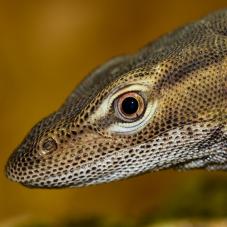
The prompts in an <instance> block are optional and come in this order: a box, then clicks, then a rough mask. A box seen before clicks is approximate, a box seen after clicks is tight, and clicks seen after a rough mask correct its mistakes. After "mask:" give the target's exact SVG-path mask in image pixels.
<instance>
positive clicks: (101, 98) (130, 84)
mask: <svg viewBox="0 0 227 227" xmlns="http://www.w3.org/2000/svg"><path fill="white" fill-rule="evenodd" d="M195 29H196V26H195V25H191V28H190V29H189V28H187V29H182V30H181V31H178V36H176V37H174V36H172V35H169V37H167V38H166V37H164V38H162V39H161V40H160V41H157V42H155V43H153V44H151V45H149V46H147V47H145V48H144V49H143V50H141V51H140V52H139V53H138V54H136V55H132V56H125V57H118V58H115V59H113V60H110V61H109V62H107V63H106V64H104V65H103V66H101V67H100V68H98V69H97V70H95V71H94V72H93V73H91V74H90V75H89V76H88V77H87V78H86V79H85V80H84V81H82V83H81V84H80V85H79V86H78V87H77V88H76V89H75V91H73V93H72V94H71V95H70V96H69V98H68V99H67V100H66V102H65V104H64V105H63V106H62V107H61V108H60V109H59V110H58V111H56V112H55V113H53V114H52V115H50V116H49V117H47V118H45V119H44V120H42V121H41V122H39V123H38V124H37V125H36V126H35V127H34V128H33V129H32V130H31V132H30V133H29V135H28V136H27V137H26V138H25V140H24V141H23V142H22V144H21V145H20V146H19V147H18V148H17V149H16V151H15V152H14V153H13V154H12V155H11V156H10V158H9V160H8V163H7V166H6V174H7V176H8V177H9V178H10V179H11V180H14V181H17V182H20V183H22V184H24V185H26V186H30V187H46V188H61V187H81V186H87V185H92V184H99V183H104V182H110V181H113V180H119V179H124V178H128V177H131V176H135V175H139V174H142V173H145V172H148V171H157V170H161V169H166V168H174V167H176V168H185V169H190V168H204V167H207V166H209V164H210V163H212V164H216V163H215V160H216V159H215V158H213V159H212V157H217V149H219V147H218V146H220V147H221V144H222V142H223V128H222V127H221V126H223V124H222V118H223V107H224V108H226V105H225V104H226V78H225V77H224V74H223V68H224V67H223V65H224V64H225V61H224V57H223V56H224V55H223V51H224V49H223V48H224V47H223V46H222V47H220V49H217V48H216V46H214V47H213V48H210V47H211V46H212V44H213V41H214V39H216V37H212V36H211V37H209V39H208V38H207V37H206V36H205V31H204V33H203V34H202V33H201V37H198V42H196V41H194V42H193V45H190V48H188V45H187V44H188V43H190V40H191V39H194V40H196V39H195V38H196V37H197V36H198V33H196V32H195ZM200 29H202V28H200ZM178 37H180V38H181V40H184V42H183V41H182V43H180V42H178V41H179V40H178ZM208 40H209V43H208ZM208 47H209V48H208ZM217 53H218V54H217ZM225 68H226V67H225ZM220 151H221V150H220ZM213 154H215V155H214V156H212V155H213ZM218 163H219V164H220V160H218ZM210 168H211V169H212V165H211V166H210Z"/></svg>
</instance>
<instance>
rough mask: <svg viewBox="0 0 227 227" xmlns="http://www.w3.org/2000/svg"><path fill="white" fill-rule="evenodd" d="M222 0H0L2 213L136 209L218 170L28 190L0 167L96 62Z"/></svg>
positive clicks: (55, 214) (130, 212) (151, 207)
mask: <svg viewBox="0 0 227 227" xmlns="http://www.w3.org/2000/svg"><path fill="white" fill-rule="evenodd" d="M225 6H227V1H226V0H222V1H221V0H216V1H214V0H210V1H208V0H190V1H177V0H173V1H143V0H140V1H132V0H126V1H124V0H121V1H120V0H108V1H101V0H100V1H98V0H95V1H82V0H81V1H63V0H62V1H47V0H46V1H5V2H3V1H1V2H0V28H1V33H0V34H1V35H0V60H1V63H0V103H1V111H0V157H1V158H0V168H1V171H0V220H7V219H10V218H12V217H16V218H17V217H21V216H24V215H25V216H26V215H31V216H33V217H35V218H36V217H37V218H38V217H41V218H47V219H56V218H63V217H67V216H73V217H75V218H77V217H81V216H89V215H107V216H111V217H114V216H141V215H143V214H145V213H148V212H150V213H152V212H153V211H155V210H157V209H162V204H163V203H165V202H166V201H167V198H168V197H169V196H171V195H172V193H174V192H175V191H176V190H181V187H183V185H185V184H187V182H192V181H193V180H194V179H195V178H196V179H198V178H199V179H201V178H212V177H219V178H220V179H221V178H223V176H225V175H223V174H220V173H207V172H203V171H199V172H196V171H192V172H187V173H176V172H167V171H166V172H161V173H155V174H148V175H145V176H141V177H137V178H133V179H130V180H127V181H122V182H115V183H111V184H108V185H100V186H95V187H89V188H82V189H71V190H31V189H26V188H24V187H22V186H20V185H18V184H15V183H12V182H10V181H8V180H7V179H6V178H5V177H4V174H3V170H4V165H5V162H6V160H7V157H8V156H9V154H10V153H11V152H12V150H13V149H14V148H15V147H16V146H17V145H18V144H19V143H20V141H21V140H22V139H23V137H24V136H25V135H26V133H27V132H28V130H29V129H30V128H31V126H33V124H34V123H36V122H37V121H38V120H40V119H41V118H42V117H43V116H45V115H47V114H49V113H50V112H52V111H53V110H55V109H56V108H57V107H58V106H59V105H60V104H62V102H63V101H64V99H65V97H66V96H67V95H68V94H69V93H70V92H71V90H72V89H73V88H74V86H75V85H76V84H77V83H79V81H80V80H81V79H82V78H83V77H84V76H85V75H86V74H87V73H88V72H89V71H91V70H92V69H93V68H94V67H96V66H97V65H99V64H101V63H103V62H104V61H105V60H107V59H109V58H110V57H112V56H115V55H119V54H124V53H130V52H134V51H136V50H137V49H138V48H140V47H142V46H143V45H144V44H146V43H147V42H149V41H151V40H152V39H154V38H157V37H158V36H160V35H161V34H163V33H166V32H168V31H170V30H172V29H174V28H176V27H178V26H180V25H182V24H184V23H187V22H190V21H192V20H195V19H197V18H199V17H201V16H203V15H206V14H207V13H209V12H211V11H214V10H216V9H219V8H223V7H225ZM225 177H226V176H225ZM195 203H196V201H195Z"/></svg>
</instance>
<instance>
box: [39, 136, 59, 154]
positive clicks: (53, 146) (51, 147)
mask: <svg viewBox="0 0 227 227" xmlns="http://www.w3.org/2000/svg"><path fill="white" fill-rule="evenodd" d="M57 148H58V145H57V143H56V141H55V140H54V139H53V138H51V137H49V138H47V139H45V140H44V141H43V144H42V149H43V150H44V151H46V152H53V151H56V150H57Z"/></svg>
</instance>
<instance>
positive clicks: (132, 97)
mask: <svg viewBox="0 0 227 227" xmlns="http://www.w3.org/2000/svg"><path fill="white" fill-rule="evenodd" d="M115 110H116V112H117V115H118V116H119V117H120V118H121V119H122V120H125V121H128V122H132V121H135V120H137V119H138V118H140V117H141V116H142V114H143V113H144V110H145V103H144V98H143V97H142V96H141V95H140V94H138V93H137V92H127V93H125V94H123V95H121V96H119V97H118V98H117V99H116V102H115Z"/></svg>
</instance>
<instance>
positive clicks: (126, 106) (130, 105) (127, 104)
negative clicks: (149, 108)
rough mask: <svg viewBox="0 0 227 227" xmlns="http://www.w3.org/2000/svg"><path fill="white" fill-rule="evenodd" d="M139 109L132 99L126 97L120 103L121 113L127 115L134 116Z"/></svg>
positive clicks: (136, 102)
mask: <svg viewBox="0 0 227 227" xmlns="http://www.w3.org/2000/svg"><path fill="white" fill-rule="evenodd" d="M138 108H139V103H138V101H137V100H136V98H134V97H127V98H126V99H124V100H123V102H122V111H123V112H124V113H125V114H127V115H130V114H134V113H136V112H137V110H138Z"/></svg>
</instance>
